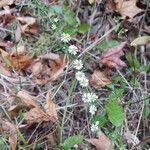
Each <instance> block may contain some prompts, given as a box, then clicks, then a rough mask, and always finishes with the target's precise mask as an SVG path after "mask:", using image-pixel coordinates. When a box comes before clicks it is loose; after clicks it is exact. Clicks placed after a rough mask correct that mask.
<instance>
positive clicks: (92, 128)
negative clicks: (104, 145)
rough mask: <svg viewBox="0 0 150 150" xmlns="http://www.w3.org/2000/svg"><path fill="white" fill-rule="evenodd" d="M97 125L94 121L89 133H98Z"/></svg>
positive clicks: (97, 122)
mask: <svg viewBox="0 0 150 150" xmlns="http://www.w3.org/2000/svg"><path fill="white" fill-rule="evenodd" d="M98 125H99V121H96V122H95V124H92V125H91V131H92V132H97V131H98Z"/></svg>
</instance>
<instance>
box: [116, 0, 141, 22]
mask: <svg viewBox="0 0 150 150" xmlns="http://www.w3.org/2000/svg"><path fill="white" fill-rule="evenodd" d="M114 2H115V3H116V10H117V11H118V12H119V13H120V14H121V15H122V17H123V18H125V17H127V16H128V17H129V18H131V19H133V17H134V16H135V15H137V14H138V13H140V12H142V11H143V10H142V9H140V8H138V7H137V6H136V2H137V0H129V1H125V0H114Z"/></svg>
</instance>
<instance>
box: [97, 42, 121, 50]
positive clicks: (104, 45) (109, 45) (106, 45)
mask: <svg viewBox="0 0 150 150" xmlns="http://www.w3.org/2000/svg"><path fill="white" fill-rule="evenodd" d="M118 44H119V42H118V41H116V40H110V41H105V40H104V41H102V42H100V43H99V44H98V46H97V48H100V49H107V48H113V47H115V46H117V45H118Z"/></svg>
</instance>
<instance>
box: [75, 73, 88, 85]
mask: <svg viewBox="0 0 150 150" xmlns="http://www.w3.org/2000/svg"><path fill="white" fill-rule="evenodd" d="M76 79H77V80H78V81H79V84H80V85H81V86H82V87H87V86H88V85H89V80H88V79H87V78H86V76H85V74H84V72H82V71H77V72H76Z"/></svg>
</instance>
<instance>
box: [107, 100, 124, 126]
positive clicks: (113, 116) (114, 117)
mask: <svg viewBox="0 0 150 150" xmlns="http://www.w3.org/2000/svg"><path fill="white" fill-rule="evenodd" d="M106 112H107V115H108V119H109V120H110V122H111V123H112V124H113V125H115V126H120V125H122V124H123V121H124V117H125V115H124V112H123V109H122V107H121V106H120V105H119V102H118V101H117V100H116V99H114V100H110V101H109V102H108V103H107V104H106Z"/></svg>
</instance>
